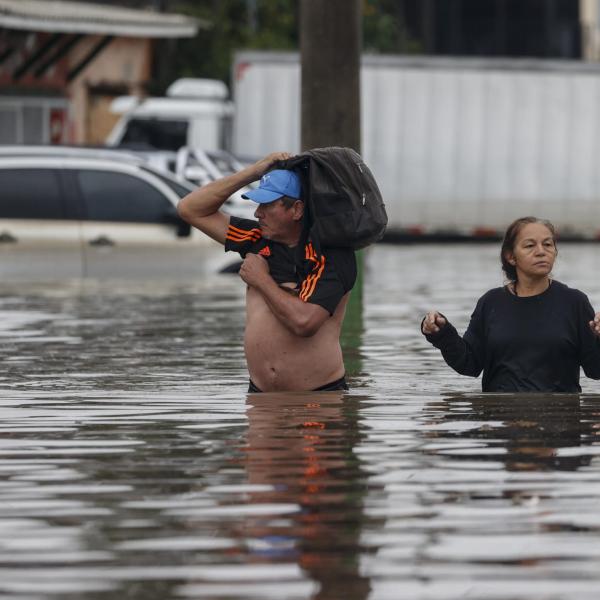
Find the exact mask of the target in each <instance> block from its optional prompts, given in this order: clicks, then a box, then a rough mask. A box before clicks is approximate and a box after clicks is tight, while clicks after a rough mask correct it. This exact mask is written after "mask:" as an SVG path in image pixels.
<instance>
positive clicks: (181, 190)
mask: <svg viewBox="0 0 600 600" xmlns="http://www.w3.org/2000/svg"><path fill="white" fill-rule="evenodd" d="M142 168H143V167H142ZM152 175H154V177H158V178H159V179H160V180H161V181H162V182H163V183H164V184H165V185H168V186H169V187H170V188H171V189H172V190H173V191H174V192H175V193H176V194H177V195H178V196H179V197H180V198H183V197H184V196H187V195H188V194H189V193H190V192H191V191H193V190H191V189H188V188H186V187H185V186H183V185H181V184H180V183H177V182H176V181H173V180H172V179H170V178H169V177H165V176H164V175H161V174H160V173H156V172H154V171H152Z"/></svg>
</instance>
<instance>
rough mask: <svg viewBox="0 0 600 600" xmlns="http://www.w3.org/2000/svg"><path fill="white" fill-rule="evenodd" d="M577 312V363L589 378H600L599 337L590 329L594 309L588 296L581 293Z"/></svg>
mask: <svg viewBox="0 0 600 600" xmlns="http://www.w3.org/2000/svg"><path fill="white" fill-rule="evenodd" d="M577 312H578V336H579V364H580V365H581V366H582V368H583V372H584V373H585V374H586V376H587V377H589V378H590V379H600V339H599V338H597V337H596V336H595V335H594V334H593V332H592V330H591V329H590V326H589V322H590V321H591V320H592V319H593V318H594V314H595V313H594V309H593V308H592V305H591V304H590V301H589V299H588V297H587V296H586V295H585V294H583V293H582V294H581V297H580V300H579V310H578V311H577Z"/></svg>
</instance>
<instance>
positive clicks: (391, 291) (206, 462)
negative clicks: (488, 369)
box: [0, 245, 600, 600]
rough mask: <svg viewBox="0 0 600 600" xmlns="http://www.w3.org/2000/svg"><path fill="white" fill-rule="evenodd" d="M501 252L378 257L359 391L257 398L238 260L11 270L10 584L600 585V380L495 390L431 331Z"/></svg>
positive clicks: (5, 291)
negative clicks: (464, 373) (105, 274)
mask: <svg viewBox="0 0 600 600" xmlns="http://www.w3.org/2000/svg"><path fill="white" fill-rule="evenodd" d="M496 252H497V248H496V247H495V246H425V247H419V246H406V247H394V246H380V247H377V248H375V249H373V251H371V252H370V253H369V254H368V255H367V256H366V263H367V264H366V269H365V274H364V298H365V302H364V308H363V310H362V318H361V311H360V310H358V309H355V310H354V312H353V313H352V314H351V315H350V317H349V323H348V329H347V330H346V332H345V335H344V347H345V352H346V357H347V366H348V369H349V372H350V374H351V381H352V383H353V389H352V391H351V392H350V393H349V394H346V395H338V394H337V393H320V394H316V393H312V394H302V393H295V394H263V395H246V394H245V388H246V381H247V374H246V372H245V369H244V357H243V351H242V343H241V342H242V338H241V336H242V329H243V321H244V289H243V286H242V285H241V284H240V282H239V280H238V279H237V278H236V277H235V276H213V277H209V278H207V280H206V281H204V282H201V283H197V284H196V283H189V282H179V283H177V282H175V283H173V282H170V283H168V282H146V283H136V282H131V281H129V282H124V281H121V282H101V283H100V282H93V281H88V282H74V283H65V282H63V283H54V284H51V285H45V286H42V285H25V284H23V285H19V286H7V285H0V339H1V341H2V344H0V360H1V361H2V362H1V364H2V368H1V370H0V417H1V418H0V597H1V598H3V599H4V598H8V599H15V600H16V599H18V600H34V599H35V600H42V599H44V600H46V599H63V598H64V599H86V600H87V599H90V600H96V599H98V600H100V599H106V600H108V599H110V600H117V599H119V600H120V599H123V598H135V599H144V600H146V599H148V600H152V599H160V600H163V599H165V600H166V599H171V598H173V599H185V598H203V599H204V598H235V599H269V598H273V599H283V598H290V599H332V600H337V599H340V600H341V599H344V600H345V599H347V600H361V599H367V598H368V599H390V600H396V599H413V598H414V599H431V600H445V599H458V598H468V599H484V598H485V599H492V600H495V599H503V600H504V599H510V600H522V599H536V600H537V599H544V600H557V599H573V598H575V599H577V600H580V599H584V600H587V599H592V598H593V599H597V598H598V596H599V593H600V508H599V507H600V468H599V466H600V462H599V458H598V456H599V455H600V443H599V442H600V438H599V437H598V436H599V431H600V429H599V428H600V382H593V381H589V380H585V379H584V380H583V381H582V383H583V387H584V393H583V394H582V395H580V396H576V395H571V396H567V395H566V396H552V395H538V396H536V395H531V396H525V395H521V396H517V395H503V396H501V395H482V394H480V393H479V392H478V390H479V389H480V388H479V386H480V382H479V380H474V379H468V378H462V377H460V376H458V375H456V374H454V373H452V372H451V371H450V370H449V369H447V368H446V367H445V365H444V364H443V362H442V361H441V358H440V357H439V356H438V354H437V353H436V351H435V350H434V349H432V348H430V347H429V346H428V345H427V344H425V343H424V341H423V339H422V338H421V335H420V333H419V329H418V323H419V321H420V318H421V316H422V313H423V312H424V311H425V310H426V309H428V308H439V309H440V310H443V312H444V313H445V314H446V315H448V317H449V318H450V319H451V320H452V321H453V322H455V324H456V325H457V326H458V328H459V330H462V329H463V328H464V326H465V324H466V322H467V320H468V317H469V315H470V312H471V310H472V309H473V307H474V305H475V301H476V299H477V298H478V297H479V296H480V295H481V294H482V293H483V292H484V291H485V290H487V289H488V288H489V287H492V286H495V285H499V284H500V282H501V276H500V273H499V270H498V267H497V259H496ZM560 253H561V254H560V261H559V264H558V266H557V269H556V277H557V279H560V280H562V281H564V282H565V283H567V284H569V285H572V286H574V287H579V288H580V289H582V290H584V291H585V292H586V293H588V295H589V296H590V299H591V300H592V303H593V304H594V306H596V307H597V308H600V278H599V277H598V275H599V274H600V246H595V245H576V246H575V245H574V246H564V247H561V249H560Z"/></svg>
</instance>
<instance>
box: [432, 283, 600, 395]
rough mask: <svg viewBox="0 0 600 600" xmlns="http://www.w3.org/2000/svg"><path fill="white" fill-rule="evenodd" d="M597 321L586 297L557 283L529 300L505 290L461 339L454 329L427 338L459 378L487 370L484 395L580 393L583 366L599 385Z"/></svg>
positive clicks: (492, 295)
mask: <svg viewBox="0 0 600 600" xmlns="http://www.w3.org/2000/svg"><path fill="white" fill-rule="evenodd" d="M593 318H594V310H593V308H592V306H591V304H590V302H589V300H588V298H587V296H586V295H585V294H584V293H583V292H580V291H579V290H576V289H571V288H569V287H567V286H566V285H564V284H563V283H560V282H558V281H553V282H552V284H551V285H550V287H549V288H548V289H547V290H546V291H545V292H543V293H542V294H539V295H537V296H528V297H518V296H515V295H514V294H512V293H510V292H509V291H508V289H507V288H505V287H501V288H495V289H493V290H490V291H489V292H487V293H486V294H484V295H483V296H482V297H481V298H480V299H479V301H478V302H477V306H476V307H475V311H474V312H473V314H472V315H471V322H470V323H469V327H468V328H467V331H466V332H465V335H464V336H463V337H462V338H461V337H460V336H459V335H458V333H457V331H456V329H455V328H454V327H453V326H452V325H451V324H450V323H447V324H446V325H445V326H444V327H443V328H442V329H441V330H440V331H439V332H437V333H434V334H431V335H426V338H427V340H428V341H430V342H431V343H432V344H433V345H434V346H435V347H436V348H439V349H440V350H441V351H442V356H443V357H444V360H445V361H446V362H447V363H448V365H450V366H451V367H452V368H453V369H454V370H455V371H456V372H457V373H460V374H461V375H470V376H471V377H477V376H478V375H479V374H480V373H481V371H482V370H483V381H482V390H483V391H484V392H580V391H581V386H580V385H579V367H580V366H581V367H583V371H584V372H585V374H586V375H587V376H588V377H590V378H592V379H600V341H599V340H598V338H597V337H596V336H595V335H594V334H593V333H592V331H591V330H590V327H589V325H588V322H589V321H591V320H592V319H593Z"/></svg>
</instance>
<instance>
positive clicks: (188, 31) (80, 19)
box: [0, 0, 209, 38]
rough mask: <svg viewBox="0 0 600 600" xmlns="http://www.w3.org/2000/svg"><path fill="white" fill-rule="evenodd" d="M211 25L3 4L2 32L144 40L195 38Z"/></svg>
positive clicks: (128, 11) (21, 2) (34, 2)
mask: <svg viewBox="0 0 600 600" xmlns="http://www.w3.org/2000/svg"><path fill="white" fill-rule="evenodd" d="M208 26H209V24H208V23H206V22H205V21H199V20H197V19H192V18H190V17H186V16H183V15H176V14H169V13H157V12H151V11H147V10H136V9H132V8H120V7H115V6H101V5H98V4H88V3H85V2H66V1H55V0H52V1H43V0H0V28H4V29H18V30H26V31H47V32H51V33H72V34H86V33H87V34H97V35H108V36H125V37H145V38H182V37H193V36H195V35H196V33H197V31H198V29H199V28H201V27H202V28H206V27H208Z"/></svg>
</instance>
